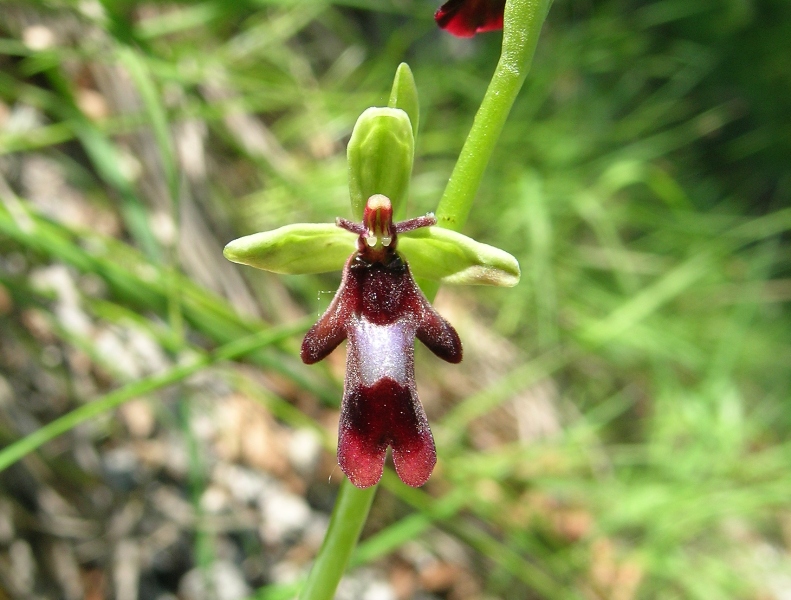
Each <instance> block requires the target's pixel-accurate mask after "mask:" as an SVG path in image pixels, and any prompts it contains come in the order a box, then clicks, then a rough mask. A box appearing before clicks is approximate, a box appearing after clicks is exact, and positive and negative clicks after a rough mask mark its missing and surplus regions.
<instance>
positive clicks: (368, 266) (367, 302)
mask: <svg viewBox="0 0 791 600" xmlns="http://www.w3.org/2000/svg"><path fill="white" fill-rule="evenodd" d="M435 223H436V220H435V219H434V218H433V216H426V217H418V218H416V219H410V220H408V221H403V222H400V223H393V222H392V207H391V206H390V201H389V200H388V199H387V198H385V197H384V196H381V195H376V196H372V197H371V198H369V200H368V203H367V205H366V208H365V215H364V219H363V222H362V223H351V222H349V221H346V220H345V219H338V226H340V227H343V228H344V229H348V230H349V231H352V232H354V233H357V234H358V235H359V236H360V237H359V240H358V250H357V252H355V253H354V254H352V256H351V257H350V258H349V260H348V261H347V262H346V266H345V267H344V270H343V279H342V280H341V285H340V287H339V288H338V291H337V293H336V294H335V298H333V300H332V302H331V303H330V306H329V308H328V309H327V311H326V312H325V313H324V315H322V317H321V318H320V319H319V321H318V322H317V323H316V324H315V325H314V326H313V327H312V328H311V329H310V331H308V333H307V334H306V335H305V339H304V340H303V342H302V351H301V356H302V360H303V361H304V362H305V363H308V364H312V363H314V362H316V361H319V360H321V359H323V358H324V357H325V356H327V355H328V354H329V353H330V352H332V351H333V350H334V349H335V348H336V347H337V346H338V344H340V343H341V342H342V341H343V340H344V339H348V346H347V357H346V380H345V382H344V392H343V401H342V404H341V419H340V427H339V432H338V463H339V464H340V466H341V469H342V470H343V472H344V473H345V474H346V475H347V476H348V477H349V479H350V480H351V482H352V483H353V484H354V485H356V486H357V487H361V488H364V487H369V486H371V485H374V484H375V483H377V482H378V481H379V479H380V478H381V477H382V468H383V466H384V461H385V456H386V453H387V447H388V446H390V447H392V449H393V462H394V464H395V469H396V472H397V473H398V476H399V477H400V478H401V480H402V481H403V482H404V483H406V484H407V485H411V486H415V487H417V486H421V485H423V484H424V483H425V482H426V481H427V480H428V478H429V476H430V475H431V471H432V470H433V469H434V465H435V464H436V462H437V453H436V450H435V448H434V438H433V437H432V435H431V430H430V428H429V425H428V419H427V418H426V413H425V411H424V410H423V407H422V405H421V404H420V400H419V399H418V395H417V388H416V386H415V364H414V339H415V337H417V339H419V340H420V341H421V342H423V343H424V344H425V345H426V346H428V348H429V349H430V350H431V351H432V352H434V353H435V354H436V355H437V356H439V357H440V358H442V359H444V360H446V361H448V362H454V363H457V362H459V361H460V360H461V357H462V349H461V341H460V340H459V336H458V334H457V333H456V330H455V329H453V327H452V326H451V325H450V323H448V322H447V321H446V320H445V319H443V318H442V317H441V316H440V315H439V313H437V311H436V310H434V308H433V307H432V306H431V304H430V303H429V301H428V300H427V299H426V297H425V296H424V295H423V292H421V291H420V288H419V287H418V286H417V284H416V283H415V280H414V279H413V278H412V275H411V273H410V272H409V265H407V263H406V261H405V260H404V259H403V258H402V257H401V256H400V255H399V254H398V252H396V240H397V235H398V233H399V232H401V233H403V232H405V231H410V230H412V229H416V228H418V227H426V226H430V225H433V224H435Z"/></svg>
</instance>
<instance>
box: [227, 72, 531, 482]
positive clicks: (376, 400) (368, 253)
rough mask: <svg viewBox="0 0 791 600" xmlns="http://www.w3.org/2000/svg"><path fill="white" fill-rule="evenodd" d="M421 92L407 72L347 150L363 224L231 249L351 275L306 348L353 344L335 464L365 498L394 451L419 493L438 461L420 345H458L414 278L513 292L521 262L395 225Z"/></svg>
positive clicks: (426, 223) (420, 223) (277, 267)
mask: <svg viewBox="0 0 791 600" xmlns="http://www.w3.org/2000/svg"><path fill="white" fill-rule="evenodd" d="M417 107H418V103H417V91H416V90H415V85H414V79H413V78H412V73H411V71H410V70H409V67H407V66H406V65H405V64H402V65H401V66H400V67H399V69H398V71H397V73H396V80H395V82H394V85H393V92H392V93H391V97H390V106H389V107H387V108H369V109H367V110H366V111H365V112H363V114H362V115H361V116H360V118H359V119H358V120H357V123H356V125H355V127H354V131H353V132H352V137H351V139H350V141H349V146H348V150H347V152H348V162H349V192H350V196H351V204H352V210H353V212H354V213H355V214H356V215H358V218H360V219H361V221H360V222H352V221H349V220H346V219H342V218H338V219H337V220H336V223H335V224H330V223H326V224H316V223H300V224H294V225H286V226H284V227H281V228H279V229H276V230H274V231H266V232H262V233H256V234H253V235H248V236H245V237H242V238H239V239H237V240H234V241H232V242H230V243H229V244H228V245H227V246H226V247H225V251H224V254H225V256H226V258H228V259H229V260H231V261H233V262H237V263H241V264H246V265H250V266H253V267H257V268H259V269H265V270H267V271H272V272H275V273H289V274H307V273H323V272H327V271H332V270H336V269H343V277H342V280H341V284H340V287H339V289H338V291H337V293H336V294H335V298H334V299H333V300H332V302H331V303H330V306H329V308H328V309H327V310H326V312H325V313H324V315H323V316H322V317H321V318H320V319H319V321H318V322H317V323H316V324H315V325H314V326H313V327H312V328H311V329H310V330H309V331H308V333H307V334H306V335H305V339H304V340H303V343H302V350H301V357H302V360H303V361H304V362H306V363H308V364H312V363H315V362H317V361H319V360H321V359H323V358H324V357H326V356H327V355H328V354H329V353H330V352H332V351H333V350H334V349H335V348H337V346H338V345H339V344H340V343H341V342H342V341H343V340H347V341H348V343H347V360H346V378H345V383H344V393H343V399H342V402H341V418H340V427H339V435H338V438H339V442H338V462H339V464H340V466H341V469H342V470H343V472H344V473H345V474H346V475H347V476H348V477H349V479H350V481H351V482H352V483H353V484H354V485H356V486H357V487H361V488H363V487H369V486H371V485H374V484H375V483H377V482H378V481H379V479H380V478H381V476H382V469H383V466H384V461H385V456H386V453H387V448H388V446H390V447H392V449H393V462H394V464H395V469H396V472H397V473H398V476H399V477H400V478H401V480H402V481H403V482H404V483H406V484H408V485H411V486H420V485H423V484H424V483H425V482H426V481H427V480H428V478H429V476H430V475H431V471H432V470H433V468H434V465H435V463H436V460H437V454H436V450H435V447H434V439H433V437H432V435H431V430H430V429H429V425H428V420H427V419H426V414H425V411H424V410H423V407H422V406H421V404H420V401H419V400H418V396H417V387H416V385H415V374H414V340H415V338H417V339H418V340H420V341H421V342H422V343H423V344H425V345H426V346H427V347H428V348H429V349H430V350H431V351H432V352H434V354H436V355H437V356H439V357H440V358H442V359H444V360H446V361H448V362H459V361H460V360H461V356H462V349H461V341H460V340H459V336H458V335H457V333H456V331H455V330H454V329H453V327H452V326H451V325H450V324H449V323H448V322H447V321H446V320H445V319H443V318H442V317H441V316H440V315H439V314H438V313H437V312H436V310H434V308H433V307H432V306H431V304H430V303H429V301H428V300H427V299H426V297H425V296H424V295H423V293H422V292H421V290H420V288H419V287H418V285H417V283H416V282H415V279H413V275H414V276H415V277H418V278H424V279H431V280H434V281H439V282H442V283H456V284H459V283H462V284H482V285H498V286H513V285H516V283H517V282H518V281H519V275H520V273H519V264H518V263H517V261H516V259H515V258H514V257H513V256H511V255H510V254H508V253H507V252H504V251H503V250H499V249H498V248H494V247H492V246H488V245H486V244H481V243H479V242H476V241H475V240H473V239H470V238H468V237H467V236H465V235H462V234H460V233H457V232H454V231H450V230H448V229H442V228H439V227H435V226H434V225H435V224H436V219H435V218H434V217H433V215H426V216H423V217H417V218H413V219H408V220H406V221H400V222H394V219H393V217H394V215H397V214H399V213H398V208H399V206H403V205H404V204H405V201H406V195H407V187H408V184H409V176H410V174H411V171H412V157H413V153H414V135H415V133H416V131H417V120H418V114H417Z"/></svg>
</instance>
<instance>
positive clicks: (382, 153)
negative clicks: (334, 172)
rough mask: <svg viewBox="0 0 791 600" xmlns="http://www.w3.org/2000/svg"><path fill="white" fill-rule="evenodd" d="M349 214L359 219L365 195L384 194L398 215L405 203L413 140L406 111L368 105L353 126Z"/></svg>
mask: <svg viewBox="0 0 791 600" xmlns="http://www.w3.org/2000/svg"><path fill="white" fill-rule="evenodd" d="M346 153H347V158H348V163H349V195H350V196H351V203H352V214H353V215H354V218H355V220H361V219H362V217H363V210H364V209H365V203H366V202H367V200H368V198H370V197H371V196H373V195H374V194H383V195H385V196H387V197H388V198H390V201H391V202H392V204H393V211H394V212H395V214H399V211H402V210H403V206H404V205H405V204H406V199H407V192H408V190H409V179H410V177H411V176H412V160H413V158H414V153H415V139H414V136H413V134H412V124H411V122H410V120H409V116H408V115H407V113H406V112H404V111H403V110H401V109H399V108H389V107H388V108H369V109H367V110H366V111H365V112H363V114H361V115H360V118H359V119H357V123H356V124H355V126H354V131H353V132H352V137H351V139H350V140H349V146H348V148H347V151H346Z"/></svg>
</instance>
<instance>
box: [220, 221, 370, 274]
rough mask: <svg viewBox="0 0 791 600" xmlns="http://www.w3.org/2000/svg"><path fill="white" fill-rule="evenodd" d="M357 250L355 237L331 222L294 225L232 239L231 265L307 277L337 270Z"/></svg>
mask: <svg viewBox="0 0 791 600" xmlns="http://www.w3.org/2000/svg"><path fill="white" fill-rule="evenodd" d="M356 249H357V236H355V235H354V234H352V233H349V232H348V231H345V230H343V229H340V228H339V227H336V226H335V225H334V224H332V223H296V224H294V225H286V226H285V227H280V228H279V229H274V230H272V231H264V232H262V233H254V234H253V235H247V236H245V237H241V238H239V239H236V240H233V241H232V242H230V243H229V244H228V245H227V246H225V250H223V255H224V256H225V258H227V259H228V260H230V261H231V262H235V263H239V264H242V265H249V266H251V267H255V268H257V269H263V270H264V271H271V272H272V273H281V274H287V275H300V274H301V275H307V274H309V273H327V272H329V271H338V270H340V269H342V268H343V265H344V264H346V260H347V259H348V258H349V256H351V254H352V252H354V251H355V250H356Z"/></svg>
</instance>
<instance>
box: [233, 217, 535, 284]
mask: <svg viewBox="0 0 791 600" xmlns="http://www.w3.org/2000/svg"><path fill="white" fill-rule="evenodd" d="M356 249H357V238H356V236H355V235H354V234H351V233H349V232H348V231H346V230H344V229H341V228H339V227H337V226H335V225H333V224H331V223H298V224H295V225H286V226H285V227H281V228H279V229H275V230H273V231H265V232H263V233H254V234H253V235H248V236H245V237H241V238H239V239H236V240H233V241H232V242H230V243H229V244H228V245H227V246H226V247H225V250H224V251H223V254H224V255H225V258H227V259H228V260H230V261H232V262H235V263H239V264H243V265H248V266H251V267H255V268H257V269H263V270H264V271H270V272H272V273H281V274H287V275H307V274H311V273H328V272H330V271H339V270H340V269H342V268H343V265H344V264H346V260H347V259H348V258H349V256H351V255H352V253H353V252H354V251H355V250H356ZM398 251H399V252H400V253H401V254H402V255H403V256H404V258H405V259H406V261H407V262H408V263H409V268H410V269H411V271H412V274H413V275H414V276H415V277H417V278H420V279H431V280H434V281H439V282H441V283H449V284H455V285H495V286H500V287H512V286H514V285H516V284H517V283H519V277H520V271H519V263H518V262H517V260H516V259H515V258H514V257H513V256H511V255H510V254H508V252H505V251H504V250H500V249H499V248H495V247H494V246H489V245H488V244H481V243H480V242H476V241H475V240H473V239H472V238H469V237H467V236H466V235H462V234H461V233H457V232H455V231H451V230H449V229H442V228H440V227H426V228H422V229H416V230H414V231H409V232H407V233H402V234H400V235H399V236H398Z"/></svg>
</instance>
